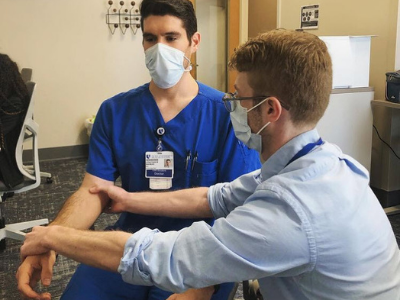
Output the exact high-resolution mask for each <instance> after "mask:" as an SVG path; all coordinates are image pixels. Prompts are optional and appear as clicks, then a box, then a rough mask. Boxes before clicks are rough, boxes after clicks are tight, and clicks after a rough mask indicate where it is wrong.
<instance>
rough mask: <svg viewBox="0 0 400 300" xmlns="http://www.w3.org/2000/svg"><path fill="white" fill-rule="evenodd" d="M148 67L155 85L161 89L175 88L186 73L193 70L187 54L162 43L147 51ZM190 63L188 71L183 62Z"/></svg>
mask: <svg viewBox="0 0 400 300" xmlns="http://www.w3.org/2000/svg"><path fill="white" fill-rule="evenodd" d="M145 57H146V67H147V69H149V71H150V76H151V78H152V79H153V81H154V83H155V84H156V85H157V86H158V87H159V88H161V89H169V88H170V87H173V86H174V85H175V84H177V83H178V81H179V80H180V79H181V78H182V75H183V73H184V72H189V71H190V70H192V66H191V65H190V60H189V58H187V57H186V56H185V53H183V52H182V51H180V50H178V49H175V48H173V47H169V46H167V45H164V44H162V43H158V44H155V45H154V46H152V47H150V48H149V49H147V50H146V51H145ZM184 59H186V60H187V61H189V67H188V68H187V69H185V68H184V66H183V61H184Z"/></svg>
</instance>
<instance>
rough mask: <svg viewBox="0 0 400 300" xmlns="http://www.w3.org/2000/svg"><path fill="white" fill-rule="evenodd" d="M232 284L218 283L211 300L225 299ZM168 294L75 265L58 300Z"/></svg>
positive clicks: (145, 299)
mask: <svg viewBox="0 0 400 300" xmlns="http://www.w3.org/2000/svg"><path fill="white" fill-rule="evenodd" d="M233 286H234V283H224V284H221V287H220V289H219V290H218V292H217V293H216V294H215V295H213V296H212V298H211V299H212V300H226V299H228V296H229V294H230V293H231V291H232V289H233ZM170 295H172V293H171V292H167V291H164V290H162V289H159V288H157V287H155V286H138V285H132V284H129V283H126V282H124V281H123V280H122V277H121V275H120V274H119V273H113V272H108V271H104V270H101V269H97V268H93V267H90V266H87V265H83V264H81V265H79V266H78V268H77V270H76V272H75V274H74V275H73V276H72V278H71V280H70V282H69V283H68V285H67V287H66V289H65V291H64V294H63V295H62V296H61V299H60V300H165V299H167V298H168V297H169V296H170Z"/></svg>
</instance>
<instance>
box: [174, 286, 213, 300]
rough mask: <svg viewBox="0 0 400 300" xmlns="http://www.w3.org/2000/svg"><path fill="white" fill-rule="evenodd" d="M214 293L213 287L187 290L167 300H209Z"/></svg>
mask: <svg viewBox="0 0 400 300" xmlns="http://www.w3.org/2000/svg"><path fill="white" fill-rule="evenodd" d="M213 293H214V286H209V287H205V288H202V289H189V290H187V291H186V292H184V293H181V294H173V295H171V296H169V298H168V299H167V300H210V299H211V297H212V295H213Z"/></svg>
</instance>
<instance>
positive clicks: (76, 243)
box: [41, 226, 132, 272]
mask: <svg viewBox="0 0 400 300" xmlns="http://www.w3.org/2000/svg"><path fill="white" fill-rule="evenodd" d="M131 235H132V234H131V233H127V232H122V231H108V232H105V231H88V230H77V229H73V228H68V227H63V226H51V227H48V228H47V233H46V235H44V237H43V240H42V241H41V243H43V246H44V247H45V248H47V249H51V250H54V251H56V252H57V253H59V254H61V255H63V256H66V257H69V258H71V259H73V260H75V261H78V262H81V263H84V264H87V265H90V266H93V267H97V268H101V269H104V270H108V271H112V272H117V270H118V266H119V263H120V260H121V257H122V255H123V253H124V247H125V243H126V241H127V240H128V239H129V237H130V236H131Z"/></svg>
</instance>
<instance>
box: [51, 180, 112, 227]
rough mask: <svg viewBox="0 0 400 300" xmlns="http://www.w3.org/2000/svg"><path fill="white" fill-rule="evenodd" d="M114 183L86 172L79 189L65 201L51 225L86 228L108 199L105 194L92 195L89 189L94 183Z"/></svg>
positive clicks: (91, 223) (90, 224)
mask: <svg viewBox="0 0 400 300" xmlns="http://www.w3.org/2000/svg"><path fill="white" fill-rule="evenodd" d="M100 183H101V184H103V185H104V186H109V185H114V183H113V182H111V181H107V180H104V179H101V178H99V177H96V176H93V175H91V174H88V173H86V174H85V177H84V179H83V181H82V184H81V186H80V187H79V189H78V190H77V191H76V192H75V193H74V194H73V195H72V196H71V197H69V198H68V200H67V201H65V203H64V205H63V207H62V209H61V210H60V212H59V213H58V215H57V217H56V219H55V220H54V221H53V222H52V223H51V225H63V226H67V227H72V228H78V229H88V228H89V227H90V226H92V225H93V223H94V221H96V219H97V218H98V217H99V215H100V214H101V212H102V211H103V209H104V207H105V206H106V205H107V203H108V201H109V199H108V197H107V195H100V194H98V195H94V194H92V193H90V191H89V189H90V188H91V187H92V186H94V185H96V184H100Z"/></svg>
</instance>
